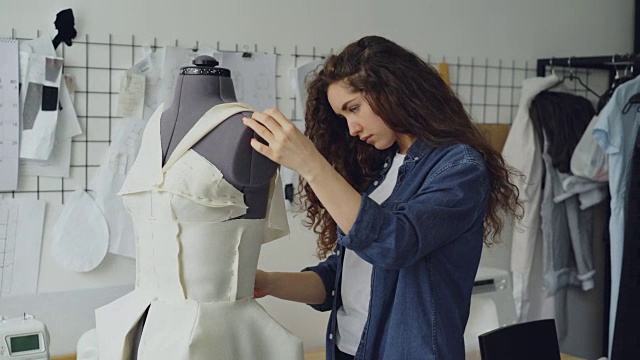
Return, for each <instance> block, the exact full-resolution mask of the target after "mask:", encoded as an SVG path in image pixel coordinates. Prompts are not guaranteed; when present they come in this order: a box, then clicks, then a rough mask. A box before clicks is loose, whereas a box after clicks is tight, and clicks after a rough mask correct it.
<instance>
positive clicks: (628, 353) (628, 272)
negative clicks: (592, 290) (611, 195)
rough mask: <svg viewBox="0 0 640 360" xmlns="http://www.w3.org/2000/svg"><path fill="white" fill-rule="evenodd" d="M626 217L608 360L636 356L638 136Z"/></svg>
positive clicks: (639, 348) (639, 313)
mask: <svg viewBox="0 0 640 360" xmlns="http://www.w3.org/2000/svg"><path fill="white" fill-rule="evenodd" d="M626 216H627V218H626V220H625V228H624V253H623V255H622V271H621V277H620V284H621V286H620V293H619V295H618V311H617V315H616V325H615V330H614V335H613V344H612V346H611V359H612V360H624V359H634V358H636V357H638V354H640V341H638V332H637V326H638V323H639V322H640V306H638V302H639V301H640V226H638V224H640V136H636V146H635V147H634V151H633V160H632V163H631V175H630V179H629V191H628V192H627V209H626Z"/></svg>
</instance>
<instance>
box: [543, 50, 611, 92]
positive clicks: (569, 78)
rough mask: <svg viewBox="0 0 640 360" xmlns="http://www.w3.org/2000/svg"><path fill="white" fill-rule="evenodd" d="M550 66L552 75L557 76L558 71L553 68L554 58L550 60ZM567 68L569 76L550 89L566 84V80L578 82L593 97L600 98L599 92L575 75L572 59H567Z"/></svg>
mask: <svg viewBox="0 0 640 360" xmlns="http://www.w3.org/2000/svg"><path fill="white" fill-rule="evenodd" d="M549 65H551V74H553V75H556V71H555V69H554V68H553V58H551V59H550V60H549ZM567 66H568V67H569V74H568V75H564V76H563V77H562V78H561V79H560V80H559V81H558V82H557V83H556V84H554V85H553V86H551V87H550V88H549V89H552V88H555V87H556V86H559V85H561V84H564V82H565V80H567V79H568V80H571V81H574V80H577V81H578V83H579V84H580V85H582V87H584V88H585V89H586V90H587V91H589V92H590V93H592V94H593V95H595V96H597V97H598V98H600V94H598V93H597V92H595V91H594V90H593V89H591V88H590V87H589V86H588V85H587V84H585V83H584V82H583V81H582V79H581V78H580V77H579V76H578V75H576V74H575V70H574V68H573V67H572V66H571V58H569V59H567Z"/></svg>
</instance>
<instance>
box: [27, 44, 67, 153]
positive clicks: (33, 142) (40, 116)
mask: <svg viewBox="0 0 640 360" xmlns="http://www.w3.org/2000/svg"><path fill="white" fill-rule="evenodd" d="M62 64H63V59H62V58H60V57H58V56H57V55H56V52H55V49H54V48H53V44H52V42H51V39H49V38H48V37H41V38H38V39H35V40H29V41H23V42H21V43H20V67H21V69H22V70H21V79H20V82H21V84H22V87H21V91H20V100H21V101H22V102H21V106H22V135H21V141H20V157H21V158H24V159H35V160H47V159H49V155H51V151H52V150H53V146H54V143H55V134H56V126H57V124H58V110H59V107H58V102H59V93H60V82H61V80H62Z"/></svg>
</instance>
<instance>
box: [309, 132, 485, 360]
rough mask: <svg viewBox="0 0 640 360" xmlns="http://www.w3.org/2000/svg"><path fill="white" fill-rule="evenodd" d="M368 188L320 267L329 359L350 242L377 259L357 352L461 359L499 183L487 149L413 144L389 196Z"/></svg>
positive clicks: (360, 355)
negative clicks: (376, 197)
mask: <svg viewBox="0 0 640 360" xmlns="http://www.w3.org/2000/svg"><path fill="white" fill-rule="evenodd" d="M392 156H393V154H392V155H391V157H389V158H388V159H387V161H386V163H385V166H384V169H383V171H382V172H381V173H380V177H379V178H378V179H377V180H376V181H374V182H373V184H372V185H371V186H370V187H369V188H368V189H367V191H366V192H365V193H363V194H362V203H361V205H360V209H359V211H358V215H357V217H356V220H355V222H354V224H353V226H352V227H351V230H350V231H349V233H348V234H344V233H343V232H342V231H341V230H338V243H337V245H336V248H335V250H334V253H333V254H332V255H330V256H329V257H327V259H325V260H324V261H322V262H320V263H319V264H318V265H316V266H314V267H309V268H305V269H303V270H302V271H314V272H315V273H317V274H318V275H319V276H320V278H321V279H322V282H323V283H324V287H325V290H326V298H325V302H324V303H323V304H318V305H311V307H313V308H314V309H316V310H319V311H328V310H331V316H330V317H329V324H328V327H327V334H326V349H327V357H326V358H327V360H334V359H335V356H334V349H335V346H336V330H337V324H336V310H338V309H339V308H340V307H341V306H342V298H341V295H340V290H341V286H340V280H341V278H342V276H341V274H342V263H343V260H344V249H345V248H348V249H350V250H353V251H355V252H356V253H357V254H358V255H359V256H360V257H361V258H362V259H364V260H365V261H367V262H369V263H371V264H372V265H373V271H372V274H371V298H370V302H369V313H368V316H367V321H366V323H365V326H364V331H363V333H362V337H361V339H360V344H359V346H358V350H357V352H356V354H355V359H356V360H358V359H360V360H364V359H366V360H370V359H384V360H410V359H447V360H449V359H456V360H457V359H460V360H463V359H464V356H465V351H464V338H463V334H464V329H465V326H466V323H467V319H468V317H469V307H470V302H471V290H472V288H473V282H474V278H475V275H476V272H477V270H478V265H479V262H480V254H481V251H482V246H483V230H484V217H485V214H486V210H487V202H488V198H489V193H490V191H491V185H490V178H489V174H488V172H487V170H486V167H485V162H484V160H483V157H482V155H481V154H480V153H479V152H477V151H476V150H474V149H473V148H471V147H470V146H468V145H464V144H455V145H448V146H441V147H431V146H429V145H427V144H426V143H425V142H423V141H421V140H417V141H415V142H414V143H413V145H412V146H411V147H410V148H409V149H408V151H407V156H406V157H405V160H404V163H403V164H402V166H401V167H400V169H399V172H398V179H397V183H396V186H395V187H394V189H393V192H392V193H391V195H390V196H389V198H388V199H387V200H386V201H384V202H383V203H382V204H380V205H378V204H376V202H375V201H373V200H371V199H370V198H369V197H368V195H369V194H370V193H371V192H372V191H373V190H374V189H375V188H376V187H377V186H378V184H380V183H381V182H382V180H383V179H384V175H385V174H386V170H387V169H388V168H389V165H390V164H391V160H392Z"/></svg>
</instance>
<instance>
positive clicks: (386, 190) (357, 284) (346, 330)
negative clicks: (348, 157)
mask: <svg viewBox="0 0 640 360" xmlns="http://www.w3.org/2000/svg"><path fill="white" fill-rule="evenodd" d="M404 157H405V155H404V154H396V156H395V157H394V158H393V162H392V163H391V168H390V169H389V172H388V173H387V175H386V176H385V178H384V180H383V181H382V183H381V184H380V186H378V187H377V188H376V189H375V190H373V192H372V193H371V194H369V198H371V199H372V200H373V201H375V202H376V203H378V204H381V203H382V202H383V201H385V200H386V199H387V198H388V197H389V195H391V192H392V191H393V188H394V187H395V186H396V182H397V180H398V169H399V168H400V166H401V165H402V163H403V162H404ZM371 270H372V266H371V264H369V263H368V262H366V261H364V260H362V258H360V256H358V255H357V254H356V253H355V252H354V251H352V250H348V249H345V252H344V264H343V266H342V307H340V309H338V312H337V317H338V332H337V337H336V345H337V346H338V349H340V351H342V352H344V353H346V354H350V355H355V353H356V350H357V349H358V344H360V338H361V337H362V331H363V330H364V325H365V323H366V322H367V315H368V313H369V299H370V298H371Z"/></svg>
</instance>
